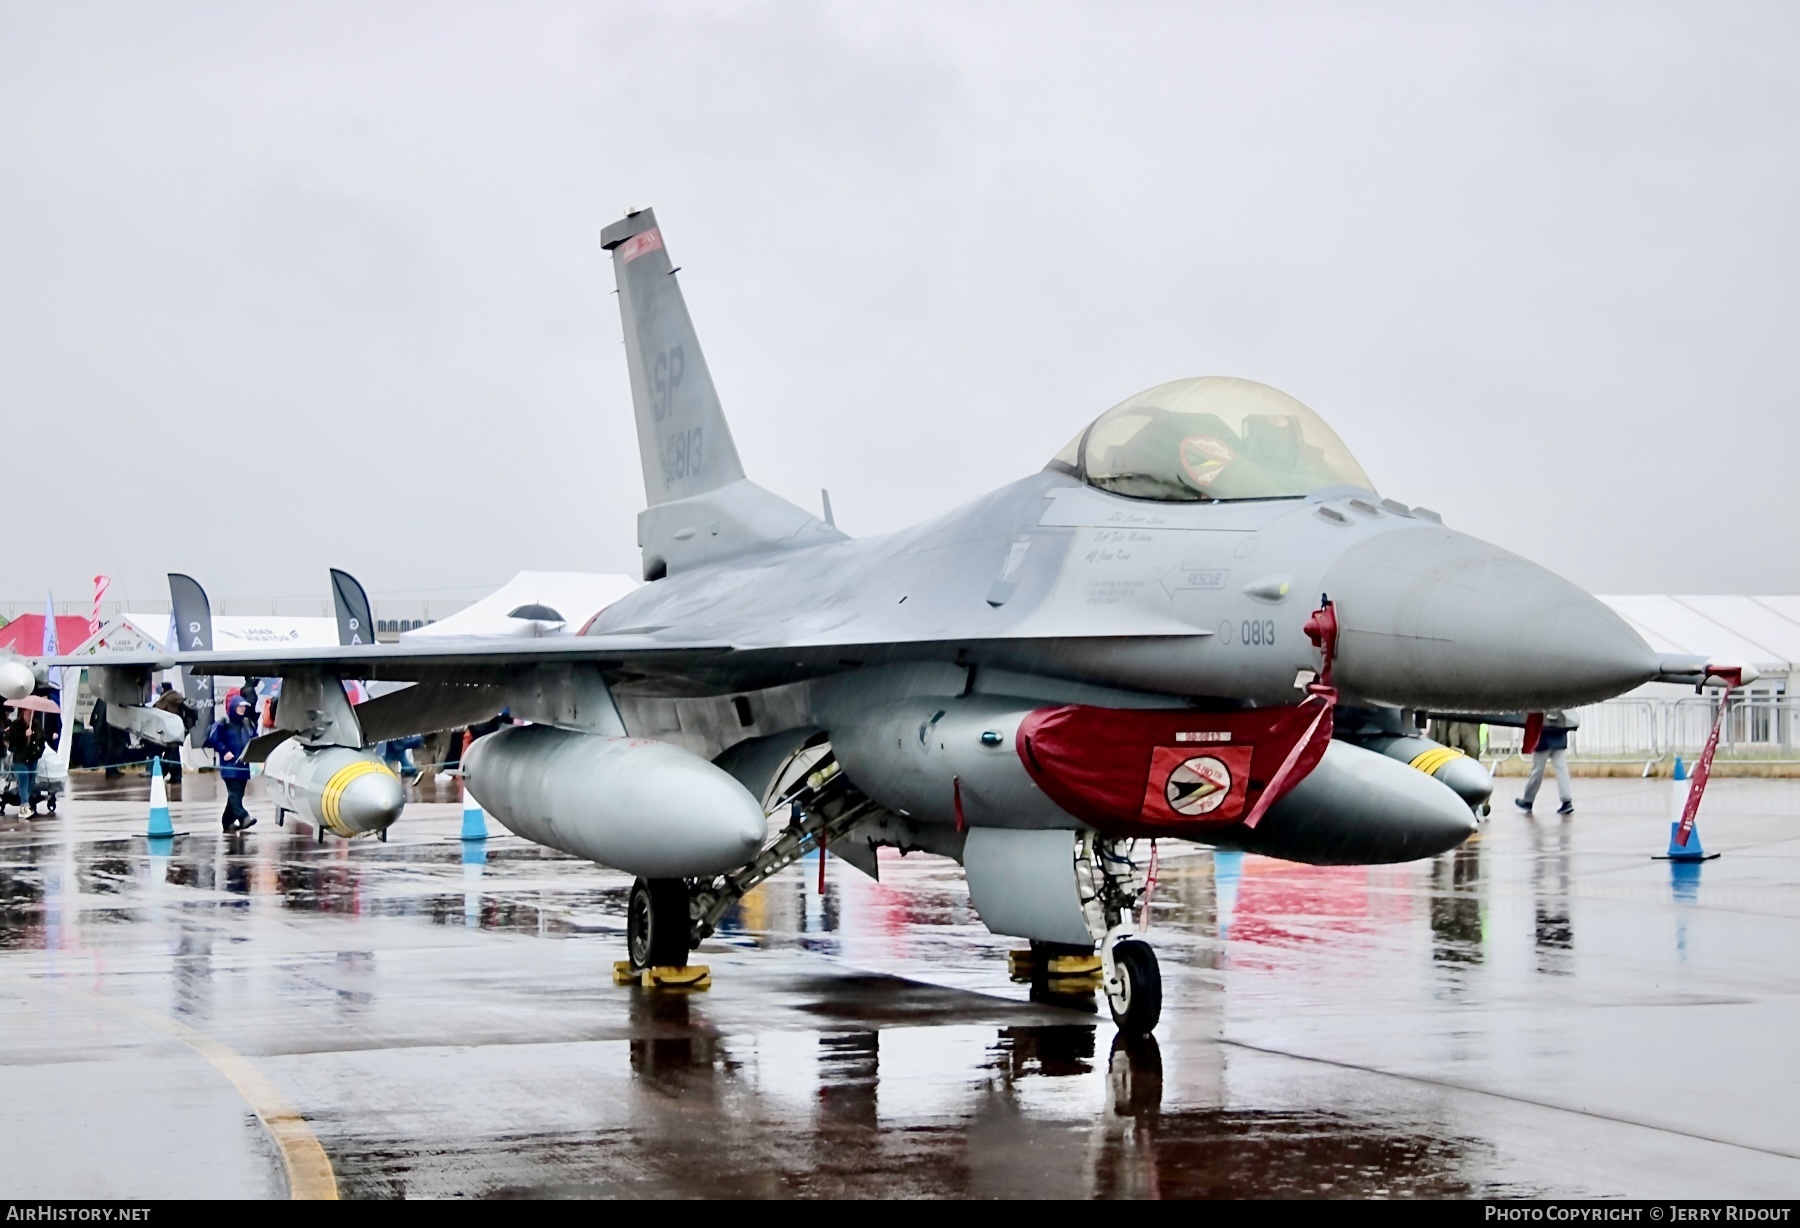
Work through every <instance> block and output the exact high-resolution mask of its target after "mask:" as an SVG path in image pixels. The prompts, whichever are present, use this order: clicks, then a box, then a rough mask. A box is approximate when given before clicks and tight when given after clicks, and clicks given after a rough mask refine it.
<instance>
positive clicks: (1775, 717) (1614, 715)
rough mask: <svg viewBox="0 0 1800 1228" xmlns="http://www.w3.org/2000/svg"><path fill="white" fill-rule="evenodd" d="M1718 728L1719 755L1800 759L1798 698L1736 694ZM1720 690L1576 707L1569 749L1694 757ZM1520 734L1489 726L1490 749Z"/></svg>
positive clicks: (1507, 747) (1512, 743)
mask: <svg viewBox="0 0 1800 1228" xmlns="http://www.w3.org/2000/svg"><path fill="white" fill-rule="evenodd" d="M1730 705H1731V706H1730V708H1729V710H1728V711H1727V712H1726V716H1725V725H1724V728H1722V729H1721V730H1720V731H1719V753H1720V754H1729V755H1732V756H1734V757H1740V758H1757V759H1761V758H1768V759H1775V760H1780V759H1796V758H1800V696H1793V695H1782V694H1777V693H1775V692H1772V691H1751V692H1747V693H1741V694H1736V695H1733V696H1732V697H1731V699H1730ZM1718 710H1719V697H1718V696H1717V695H1690V696H1684V697H1682V698H1680V699H1629V698H1628V699H1609V700H1607V701H1606V702H1605V703H1599V704H1593V705H1591V706H1589V707H1586V708H1579V709H1576V710H1575V711H1576V713H1577V714H1578V715H1579V716H1580V718H1581V727H1580V728H1578V729H1576V730H1575V731H1574V732H1573V733H1571V734H1570V735H1569V753H1570V754H1572V755H1580V756H1583V757H1585V758H1606V757H1609V756H1610V757H1616V758H1621V759H1631V760H1637V759H1649V760H1654V759H1659V758H1662V757H1663V756H1665V755H1694V754H1698V753H1699V752H1700V750H1701V748H1702V747H1704V746H1705V745H1706V739H1707V737H1708V735H1710V734H1711V733H1712V727H1713V720H1714V718H1715V717H1716V715H1717V714H1718ZM1523 740H1524V731H1523V730H1520V729H1509V728H1503V727H1501V726H1498V725H1495V726H1490V727H1489V729H1488V749H1489V752H1490V753H1491V754H1496V755H1504V754H1506V753H1508V752H1516V751H1518V750H1519V748H1520V746H1521V745H1522V743H1523Z"/></svg>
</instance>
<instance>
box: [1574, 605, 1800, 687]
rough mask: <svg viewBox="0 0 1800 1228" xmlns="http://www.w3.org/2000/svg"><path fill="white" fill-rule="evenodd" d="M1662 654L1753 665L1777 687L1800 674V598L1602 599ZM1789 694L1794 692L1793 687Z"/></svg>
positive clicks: (1728, 663) (1726, 663) (1729, 663)
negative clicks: (1692, 656) (1775, 681)
mask: <svg viewBox="0 0 1800 1228" xmlns="http://www.w3.org/2000/svg"><path fill="white" fill-rule="evenodd" d="M1600 600H1602V601H1604V602H1605V603H1606V604H1607V605H1609V606H1611V607H1612V609H1613V612H1614V613H1616V614H1618V615H1619V617H1621V618H1623V619H1624V620H1625V621H1626V622H1628V623H1630V624H1631V628H1632V630H1634V631H1636V632H1637V633H1638V634H1639V635H1641V636H1643V637H1644V642H1645V643H1647V644H1649V645H1650V647H1652V648H1654V649H1656V650H1657V651H1658V652H1666V653H1671V654H1681V655H1695V656H1704V657H1709V658H1711V659H1713V660H1715V661H1717V662H1719V663H1720V664H1724V665H1752V666H1755V667H1756V670H1757V672H1758V673H1760V674H1762V675H1763V677H1764V678H1766V679H1769V680H1771V681H1774V680H1776V679H1781V678H1784V677H1791V676H1793V675H1794V674H1795V673H1796V672H1800V596H1794V595H1791V594H1790V595H1782V596H1773V597H1767V596H1765V597H1750V596H1739V595H1736V594H1724V595H1718V594H1715V595H1709V596H1689V597H1682V596H1672V595H1666V594H1652V595H1647V596H1630V597H1602V598H1600ZM1787 690H1788V693H1789V694H1793V693H1794V691H1795V687H1794V686H1792V685H1789V686H1788V687H1787Z"/></svg>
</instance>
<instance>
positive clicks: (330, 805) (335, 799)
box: [319, 759, 398, 839]
mask: <svg viewBox="0 0 1800 1228" xmlns="http://www.w3.org/2000/svg"><path fill="white" fill-rule="evenodd" d="M370 772H385V773H387V774H388V775H389V776H393V775H394V769H392V768H390V767H389V766H388V765H387V764H385V763H377V762H376V761H375V760H373V759H358V760H357V761H356V762H355V763H347V764H345V765H344V766H343V767H341V768H339V769H338V770H337V771H335V772H333V773H332V774H331V779H330V780H328V781H326V782H325V792H324V793H323V794H321V795H320V797H319V817H320V818H321V819H324V820H325V826H327V827H329V828H330V829H331V830H332V831H333V832H335V833H336V834H338V835H340V836H343V837H345V838H346V839H348V838H349V837H351V836H354V835H355V834H356V833H355V832H353V831H351V830H350V829H349V828H348V827H345V826H344V824H343V821H342V820H341V819H339V818H338V803H339V802H340V801H342V800H343V797H344V790H345V789H348V788H349V787H350V782H351V781H353V780H359V779H361V778H362V777H364V776H367V775H368V774H369V773H370ZM395 779H398V777H395Z"/></svg>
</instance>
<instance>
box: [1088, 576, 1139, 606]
mask: <svg viewBox="0 0 1800 1228" xmlns="http://www.w3.org/2000/svg"><path fill="white" fill-rule="evenodd" d="M1143 587H1144V582H1143V581H1142V580H1090V581H1088V586H1087V603H1088V604H1089V605H1117V604H1118V603H1119V602H1121V601H1124V600H1126V599H1127V598H1130V597H1135V596H1137V593H1138V590H1139V589H1141V588H1143Z"/></svg>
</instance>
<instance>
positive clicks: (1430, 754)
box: [1408, 746, 1464, 776]
mask: <svg viewBox="0 0 1800 1228" xmlns="http://www.w3.org/2000/svg"><path fill="white" fill-rule="evenodd" d="M1461 758H1464V755H1463V753H1462V752H1461V751H1460V750H1457V749H1456V748H1455V747H1454V746H1434V747H1432V748H1431V749H1430V750H1428V751H1425V752H1423V753H1421V754H1420V755H1419V756H1418V757H1417V758H1415V759H1414V760H1413V761H1412V763H1411V764H1409V765H1408V766H1410V767H1416V768H1418V769H1419V770H1420V771H1421V772H1423V773H1425V774H1426V775H1427V776H1436V775H1437V774H1438V769H1439V768H1441V767H1443V766H1444V765H1445V764H1446V763H1448V762H1450V761H1451V760H1452V759H1461Z"/></svg>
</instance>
